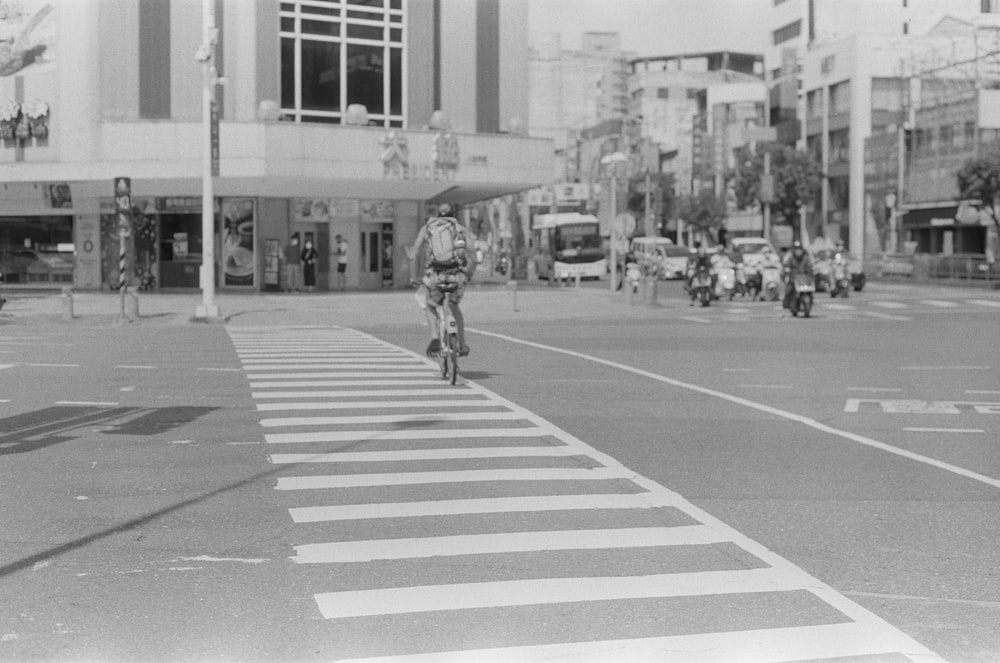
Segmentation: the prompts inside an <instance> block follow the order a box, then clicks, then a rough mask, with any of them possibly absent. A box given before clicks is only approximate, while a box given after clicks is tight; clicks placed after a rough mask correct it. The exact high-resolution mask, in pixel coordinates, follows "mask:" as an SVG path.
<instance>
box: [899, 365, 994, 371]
mask: <svg viewBox="0 0 1000 663" xmlns="http://www.w3.org/2000/svg"><path fill="white" fill-rule="evenodd" d="M899 370H901V371H988V370H990V367H989V366H900V367H899Z"/></svg>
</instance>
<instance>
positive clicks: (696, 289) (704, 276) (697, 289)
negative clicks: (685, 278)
mask: <svg viewBox="0 0 1000 663" xmlns="http://www.w3.org/2000/svg"><path fill="white" fill-rule="evenodd" d="M695 300H698V301H699V302H701V305H702V306H708V304H709V302H711V301H712V275H711V274H710V273H709V271H708V270H707V269H705V268H704V267H700V268H699V269H698V271H697V272H695V275H694V278H693V279H692V281H691V304H692V305H693V304H694V302H695Z"/></svg>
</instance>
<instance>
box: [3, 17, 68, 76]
mask: <svg viewBox="0 0 1000 663" xmlns="http://www.w3.org/2000/svg"><path fill="white" fill-rule="evenodd" d="M55 60H56V21H55V11H54V10H53V3H51V2H45V1H44V0H20V1H15V0H0V78H3V77H7V76H14V75H15V74H17V75H31V74H32V73H34V72H36V71H43V70H45V69H52V68H53V65H54V63H55Z"/></svg>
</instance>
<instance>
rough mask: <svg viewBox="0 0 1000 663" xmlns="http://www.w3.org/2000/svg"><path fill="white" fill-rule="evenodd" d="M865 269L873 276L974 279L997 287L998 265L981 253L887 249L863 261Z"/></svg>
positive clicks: (939, 279)
mask: <svg viewBox="0 0 1000 663" xmlns="http://www.w3.org/2000/svg"><path fill="white" fill-rule="evenodd" d="M865 271H866V272H867V273H869V274H872V275H874V276H875V277H876V278H885V279H901V280H912V281H958V282H974V283H977V284H982V285H987V286H990V287H1000V266H998V265H997V263H996V262H995V261H992V262H991V261H989V260H987V258H986V256H985V255H984V254H982V253H955V254H951V255H930V254H925V253H917V254H901V253H895V254H894V253H887V254H884V255H882V256H881V257H879V258H873V259H870V260H867V261H865Z"/></svg>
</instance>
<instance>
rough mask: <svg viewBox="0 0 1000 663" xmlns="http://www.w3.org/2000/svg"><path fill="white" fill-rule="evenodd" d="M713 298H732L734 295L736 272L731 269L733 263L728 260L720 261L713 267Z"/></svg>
mask: <svg viewBox="0 0 1000 663" xmlns="http://www.w3.org/2000/svg"><path fill="white" fill-rule="evenodd" d="M715 274H716V279H717V280H716V282H715V298H716V299H722V298H723V297H728V298H729V299H732V298H733V295H735V294H736V270H735V269H734V268H733V263H731V262H730V261H729V260H720V261H719V262H718V263H716V265H715Z"/></svg>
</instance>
